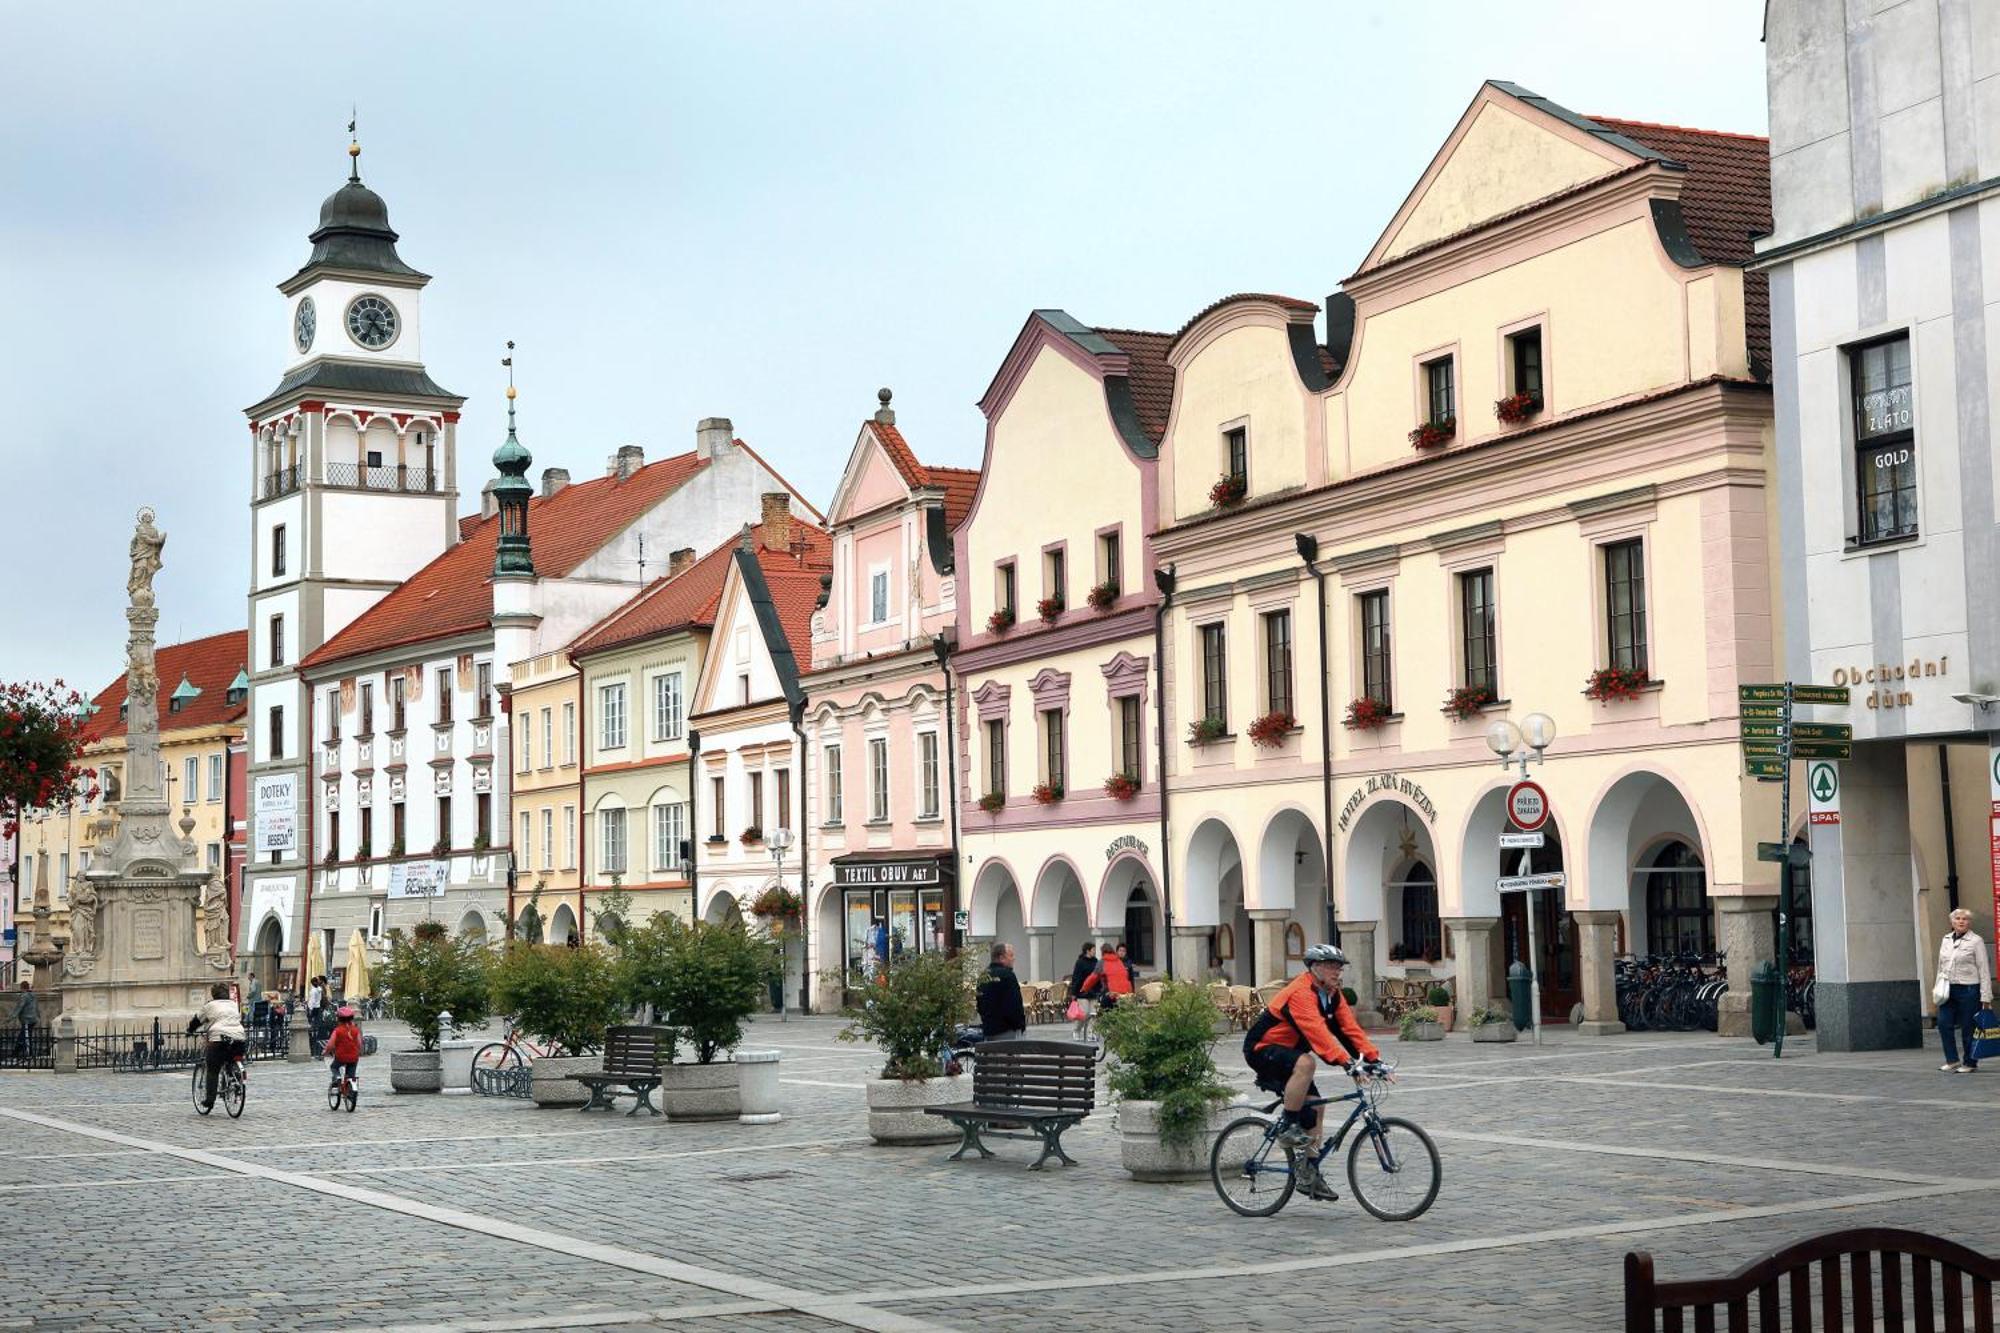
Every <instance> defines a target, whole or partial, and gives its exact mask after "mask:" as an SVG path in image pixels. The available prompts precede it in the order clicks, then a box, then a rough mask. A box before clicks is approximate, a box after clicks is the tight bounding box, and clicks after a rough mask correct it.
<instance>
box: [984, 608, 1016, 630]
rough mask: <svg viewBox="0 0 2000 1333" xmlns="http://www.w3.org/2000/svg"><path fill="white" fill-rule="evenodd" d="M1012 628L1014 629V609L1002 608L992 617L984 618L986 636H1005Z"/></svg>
mask: <svg viewBox="0 0 2000 1333" xmlns="http://www.w3.org/2000/svg"><path fill="white" fill-rule="evenodd" d="M1012 628H1014V608H1012V607H1011V606H1003V607H1001V608H1000V609H999V610H998V611H995V612H994V613H993V614H992V615H990V616H988V617H986V632H987V633H988V634H1005V633H1006V632H1007V631H1008V630H1010V629H1012Z"/></svg>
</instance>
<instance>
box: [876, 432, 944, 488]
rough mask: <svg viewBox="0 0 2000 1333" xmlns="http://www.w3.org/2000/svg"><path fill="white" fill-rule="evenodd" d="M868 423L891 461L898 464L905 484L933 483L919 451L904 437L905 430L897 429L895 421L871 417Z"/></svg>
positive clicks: (912, 486)
mask: <svg viewBox="0 0 2000 1333" xmlns="http://www.w3.org/2000/svg"><path fill="white" fill-rule="evenodd" d="M867 425H868V427H869V429H871V430H873V431H874V432H875V438H876V439H878V440H880V441H881V442H882V452H883V453H885V454H887V455H889V461H890V462H891V463H894V464H895V465H896V473H897V475H898V476H900V477H902V479H903V484H904V485H905V486H909V487H911V488H915V487H918V486H928V485H930V484H931V480H930V476H929V474H928V472H927V471H926V470H925V468H924V465H923V464H922V463H919V462H918V461H917V451H916V450H914V449H912V448H911V447H910V442H909V441H908V440H906V439H904V438H903V432H901V431H899V430H897V429H896V423H895V422H893V421H876V420H874V419H873V418H872V417H871V418H870V419H869V420H868V422H867Z"/></svg>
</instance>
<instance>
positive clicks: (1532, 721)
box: [1486, 713, 1556, 1046]
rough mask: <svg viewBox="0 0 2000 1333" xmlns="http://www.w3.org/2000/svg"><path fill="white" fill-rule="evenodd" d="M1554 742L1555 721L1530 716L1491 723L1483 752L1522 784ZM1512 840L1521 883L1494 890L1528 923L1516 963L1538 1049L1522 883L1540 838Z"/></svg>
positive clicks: (1535, 985)
mask: <svg viewBox="0 0 2000 1333" xmlns="http://www.w3.org/2000/svg"><path fill="white" fill-rule="evenodd" d="M1555 738H1556V724H1555V720H1554V719H1553V718H1551V717H1550V716H1549V715H1548V714H1547V713H1530V714H1528V715H1527V716H1526V717H1524V718H1522V719H1521V725H1520V726H1518V727H1517V726H1515V725H1514V724H1513V723H1512V722H1510V721H1508V720H1507V719H1506V718H1504V717H1503V718H1497V719H1495V720H1494V723H1493V725H1492V726H1490V727H1488V728H1487V729H1486V748H1488V749H1489V750H1491V751H1493V753H1494V754H1496V755H1498V756H1500V767H1501V768H1502V769H1508V768H1512V767H1513V766H1514V765H1516V764H1519V765H1520V766H1521V780H1522V781H1523V782H1526V781H1527V780H1528V765H1529V764H1530V763H1536V764H1539V763H1543V762H1545V761H1546V759H1547V755H1546V754H1545V753H1544V751H1546V750H1547V749H1548V748H1549V746H1550V745H1551V744H1553V743H1554V742H1555ZM1544 808H1546V807H1544ZM1507 816H1508V823H1509V824H1512V823H1513V818H1514V812H1513V810H1512V808H1511V802H1510V808H1509V809H1508V811H1507ZM1515 836H1516V837H1519V838H1520V842H1519V843H1518V844H1516V845H1519V846H1520V848H1521V862H1520V865H1519V866H1518V867H1516V871H1515V874H1516V878H1517V879H1518V880H1519V881H1522V882H1520V883H1517V884H1516V885H1514V886H1512V887H1509V886H1508V884H1507V881H1506V878H1505V877H1504V876H1503V877H1502V878H1501V880H1500V881H1499V883H1498V884H1496V885H1495V887H1496V888H1498V889H1499V890H1500V892H1501V894H1502V895H1503V896H1504V895H1506V894H1508V893H1519V894H1520V895H1521V915H1522V916H1524V917H1526V918H1527V921H1528V956H1527V957H1526V958H1524V959H1521V960H1520V961H1521V963H1522V964H1523V965H1524V966H1525V967H1526V968H1527V969H1528V1011H1529V1014H1530V1016H1531V1017H1530V1021H1531V1023H1532V1026H1533V1027H1534V1031H1535V1045H1537V1046H1539V1045H1541V1044H1542V981H1541V978H1540V977H1539V976H1538V975H1536V964H1537V961H1538V957H1539V954H1538V951H1537V948H1536V941H1535V899H1534V892H1535V887H1536V886H1535V885H1533V884H1531V883H1527V882H1526V881H1527V879H1528V877H1529V875H1530V874H1531V873H1532V872H1533V869H1534V863H1533V851H1532V846H1540V845H1541V840H1542V835H1541V834H1540V833H1539V832H1533V833H1529V834H1527V836H1525V837H1521V836H1520V835H1519V834H1516V835H1515ZM1500 841H1501V847H1500V850H1502V851H1503V852H1504V851H1505V849H1506V848H1507V846H1508V844H1509V838H1508V837H1507V835H1505V834H1502V835H1501V840H1500ZM1530 844H1532V846H1531V845H1530Z"/></svg>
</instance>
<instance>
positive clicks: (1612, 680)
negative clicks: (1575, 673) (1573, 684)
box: [1583, 667, 1652, 703]
mask: <svg viewBox="0 0 2000 1333" xmlns="http://www.w3.org/2000/svg"><path fill="white" fill-rule="evenodd" d="M1651 683H1652V681H1651V678H1650V677H1648V676H1647V675H1646V672H1645V669H1644V668H1643V667H1599V668H1597V670H1595V671H1593V672H1591V673H1590V679H1589V680H1587V681H1585V682H1584V685H1583V693H1584V697H1585V698H1587V699H1595V700H1597V701H1598V702H1599V703H1608V702H1610V701H1612V700H1614V699H1631V698H1635V697H1637V695H1638V693H1639V691H1640V690H1643V689H1645V688H1646V686H1647V685H1649V684H1651Z"/></svg>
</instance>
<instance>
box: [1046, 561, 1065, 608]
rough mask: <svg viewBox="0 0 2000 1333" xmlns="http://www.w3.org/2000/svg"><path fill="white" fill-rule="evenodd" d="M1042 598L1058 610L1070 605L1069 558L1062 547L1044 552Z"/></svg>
mask: <svg viewBox="0 0 2000 1333" xmlns="http://www.w3.org/2000/svg"><path fill="white" fill-rule="evenodd" d="M1042 596H1044V597H1046V598H1049V599H1051V600H1053V601H1054V602H1055V604H1056V606H1057V608H1058V609H1060V608H1062V607H1065V606H1068V605H1069V558H1068V554H1067V552H1065V551H1064V549H1063V548H1062V547H1060V546H1058V547H1056V548H1055V549H1054V550H1053V551H1044V552H1042Z"/></svg>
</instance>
